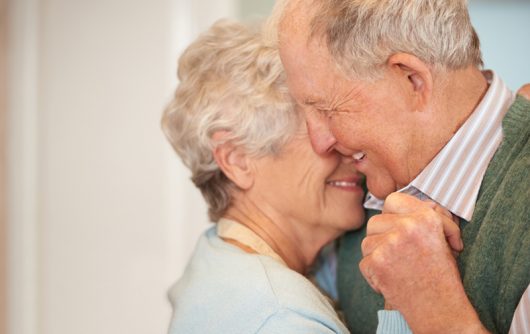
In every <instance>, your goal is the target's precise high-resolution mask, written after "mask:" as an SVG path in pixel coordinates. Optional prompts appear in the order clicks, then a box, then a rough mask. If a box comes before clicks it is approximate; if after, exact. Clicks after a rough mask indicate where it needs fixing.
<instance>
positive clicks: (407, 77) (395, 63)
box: [387, 53, 433, 111]
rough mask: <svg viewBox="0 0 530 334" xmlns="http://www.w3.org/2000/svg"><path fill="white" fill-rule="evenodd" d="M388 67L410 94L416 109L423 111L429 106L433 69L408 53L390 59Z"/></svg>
mask: <svg viewBox="0 0 530 334" xmlns="http://www.w3.org/2000/svg"><path fill="white" fill-rule="evenodd" d="M387 65H388V66H389V67H390V68H391V69H392V70H394V73H396V74H397V75H398V76H399V77H401V78H402V79H403V80H404V82H406V83H407V86H406V87H405V88H407V89H408V92H410V96H411V97H412V103H413V104H414V108H413V109H412V110H415V111H422V110H425V107H426V106H428V105H429V103H430V100H431V96H432V89H433V73H432V71H431V68H430V67H429V66H428V65H427V64H426V63H425V62H423V61H422V60H421V59H419V58H418V57H416V56H413V55H411V54H408V53H396V54H393V55H392V56H390V58H388V62H387Z"/></svg>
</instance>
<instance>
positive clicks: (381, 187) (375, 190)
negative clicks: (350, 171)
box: [366, 179, 396, 200]
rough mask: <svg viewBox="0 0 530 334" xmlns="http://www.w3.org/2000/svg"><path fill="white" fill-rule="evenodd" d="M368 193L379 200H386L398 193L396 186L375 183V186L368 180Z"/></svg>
mask: <svg viewBox="0 0 530 334" xmlns="http://www.w3.org/2000/svg"><path fill="white" fill-rule="evenodd" d="M366 186H367V187H368V191H369V192H370V193H371V194H372V195H374V196H375V197H377V198H378V199H381V200H384V199H385V198H386V197H387V196H388V195H390V194H391V193H393V192H395V191H396V186H395V185H394V184H393V183H392V184H381V183H377V182H374V183H373V184H372V183H371V182H370V180H369V179H368V180H367V182H366Z"/></svg>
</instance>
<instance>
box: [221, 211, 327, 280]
mask: <svg viewBox="0 0 530 334" xmlns="http://www.w3.org/2000/svg"><path fill="white" fill-rule="evenodd" d="M225 218H227V219H231V220H234V221H236V222H238V223H240V224H242V225H244V226H245V227H247V228H249V229H250V230H252V231H253V232H254V233H256V234H257V235H258V236H259V237H260V238H261V239H262V240H263V241H264V242H266V243H267V245H269V247H271V248H272V250H273V251H274V252H275V253H276V254H278V256H280V257H281V258H282V260H283V261H284V262H285V263H286V264H287V266H288V267H289V268H291V269H293V270H295V271H297V272H299V273H301V274H306V273H307V271H308V269H309V267H310V266H311V265H312V264H313V262H314V260H315V258H316V256H317V255H318V253H319V251H320V250H321V249H322V247H324V246H325V245H326V244H327V243H328V242H329V241H331V240H333V239H334V237H335V235H333V236H330V237H328V238H323V234H322V233H319V232H317V233H311V231H307V228H306V227H305V226H304V225H303V224H302V223H298V224H297V223H290V222H287V221H285V219H282V218H281V217H274V215H273V214H265V213H264V212H263V210H261V209H258V208H257V207H256V206H255V205H252V204H251V203H250V204H249V203H247V204H246V205H234V206H232V207H231V208H229V209H228V211H227V213H226V215H225ZM293 225H296V226H295V227H293ZM296 227H302V228H301V229H300V228H298V229H297V228H296ZM301 230H304V231H303V232H302V231H301ZM324 234H325V233H324ZM315 238H318V240H315ZM232 243H233V244H234V245H236V246H238V247H239V248H241V249H243V250H244V251H246V252H249V250H248V248H244V247H241V246H240V244H241V243H240V242H238V243H239V245H238V244H237V243H234V242H232ZM247 246H248V245H247Z"/></svg>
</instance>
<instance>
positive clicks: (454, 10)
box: [302, 0, 482, 78]
mask: <svg viewBox="0 0 530 334" xmlns="http://www.w3.org/2000/svg"><path fill="white" fill-rule="evenodd" d="M302 2H305V1H304V0H302ZM309 2H311V1H309ZM312 8H313V9H312V11H311V12H312V13H313V19H312V20H311V22H312V23H311V27H310V28H311V35H310V36H311V37H312V38H324V41H325V43H326V44H327V46H328V49H329V51H330V53H331V55H332V56H333V57H334V58H335V59H336V60H337V61H338V63H339V65H340V67H341V68H342V69H343V70H345V71H346V73H349V74H352V75H357V76H360V77H364V78H370V77H374V76H377V75H378V73H380V69H381V67H382V65H384V64H385V63H386V61H387V60H388V58H389V57H390V56H391V55H392V54H395V53H398V52H404V53H409V54H412V55H415V56H416V57H418V58H420V59H421V60H423V61H424V62H426V63H427V64H429V65H431V66H433V68H434V69H441V70H456V69H462V68H465V67H468V66H470V65H474V66H477V67H481V66H482V56H481V52H480V43H479V39H478V36H477V34H476V32H475V30H474V28H473V26H472V25H471V21H470V17H469V13H468V10H467V1H466V0H385V1H378V0H333V1H329V0H313V6H312Z"/></svg>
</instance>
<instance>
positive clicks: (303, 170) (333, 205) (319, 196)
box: [254, 124, 364, 235]
mask: <svg viewBox="0 0 530 334" xmlns="http://www.w3.org/2000/svg"><path fill="white" fill-rule="evenodd" d="M256 166H257V168H256V177H255V183H254V188H255V189H254V190H255V191H256V192H255V193H256V194H257V196H259V198H260V205H261V204H263V205H264V206H268V207H269V209H272V210H273V211H274V212H276V213H277V214H278V215H279V216H280V219H282V220H283V221H285V220H289V221H294V222H296V223H297V224H298V223H302V224H306V225H312V226H314V227H316V228H317V230H322V229H325V230H329V231H333V232H334V233H336V234H337V235H338V234H340V233H342V232H344V231H346V230H350V229H355V228H358V227H360V226H361V225H362V224H363V222H364V209H363V207H362V200H363V198H364V192H363V189H362V187H361V183H362V181H363V177H362V175H361V174H360V173H358V172H357V171H356V170H355V168H354V166H353V164H352V163H351V162H350V163H346V162H343V160H342V159H341V157H340V156H339V155H338V154H337V153H335V152H334V151H333V152H330V153H326V154H325V155H317V154H316V153H315V152H314V151H313V149H312V147H311V143H310V141H309V138H308V134H307V130H306V126H305V124H302V125H301V126H300V129H299V130H298V132H297V133H296V135H295V137H294V138H293V139H292V140H291V141H290V142H289V143H288V144H287V145H286V146H285V147H284V149H283V150H282V152H281V153H280V154H279V155H278V156H274V157H265V158H261V159H258V160H257V161H256Z"/></svg>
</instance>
